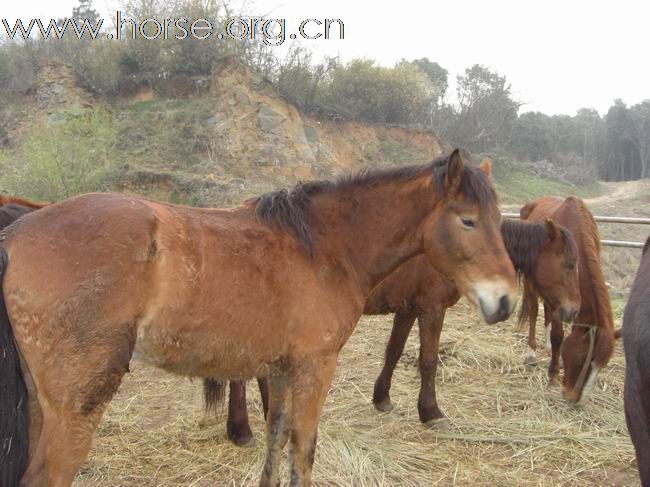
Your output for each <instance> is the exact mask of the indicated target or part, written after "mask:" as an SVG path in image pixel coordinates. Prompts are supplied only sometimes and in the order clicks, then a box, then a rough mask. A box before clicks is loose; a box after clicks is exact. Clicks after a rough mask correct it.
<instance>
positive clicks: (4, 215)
mask: <svg viewBox="0 0 650 487" xmlns="http://www.w3.org/2000/svg"><path fill="white" fill-rule="evenodd" d="M32 211H34V209H33V208H29V207H27V206H20V205H16V204H13V203H12V204H9V205H5V206H2V207H0V230H2V229H3V228H5V227H8V226H9V225H11V224H12V223H13V222H15V221H16V220H18V219H19V218H20V217H21V216H23V215H26V214H27V213H31V212H32Z"/></svg>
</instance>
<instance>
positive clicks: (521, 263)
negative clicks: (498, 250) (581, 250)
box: [501, 219, 578, 277]
mask: <svg viewBox="0 0 650 487" xmlns="http://www.w3.org/2000/svg"><path fill="white" fill-rule="evenodd" d="M558 228H559V229H560V234H561V236H562V241H563V242H564V252H565V257H566V258H567V259H569V260H573V259H575V258H576V256H577V255H578V247H577V245H576V243H575V240H574V239H573V236H572V235H571V233H570V232H569V231H568V230H567V229H566V228H564V227H558ZM501 235H502V237H503V243H504V244H505V247H506V250H507V251H508V255H509V256H510V260H511V261H512V264H513V266H514V268H515V270H516V271H517V273H518V274H519V275H520V276H521V275H523V276H525V277H531V276H532V274H533V271H534V270H535V264H536V263H537V258H538V257H539V253H540V252H541V251H542V249H543V248H544V246H545V245H546V244H547V243H548V241H549V236H548V232H547V229H546V225H545V224H544V223H527V222H522V221H520V220H508V219H506V220H503V221H502V222H501Z"/></svg>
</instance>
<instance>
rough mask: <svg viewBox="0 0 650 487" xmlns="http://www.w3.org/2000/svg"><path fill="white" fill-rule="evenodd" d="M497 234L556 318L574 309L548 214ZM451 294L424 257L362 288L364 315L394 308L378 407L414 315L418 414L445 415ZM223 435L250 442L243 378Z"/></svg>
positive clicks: (214, 386) (386, 396) (571, 281)
mask: <svg viewBox="0 0 650 487" xmlns="http://www.w3.org/2000/svg"><path fill="white" fill-rule="evenodd" d="M501 234H502V236H503V240H504V243H505V245H506V250H507V252H508V255H509V257H510V259H511V260H512V262H513V264H514V267H515V270H516V271H517V272H518V273H519V275H520V276H521V277H522V278H528V279H530V281H531V282H533V283H535V289H537V290H538V291H539V293H540V295H541V297H542V298H543V299H544V300H545V301H546V302H548V303H549V306H550V307H551V309H552V310H553V313H555V314H556V315H557V316H558V317H561V319H563V320H569V319H571V318H572V317H574V316H575V315H576V314H577V313H578V309H579V308H580V295H579V288H578V270H577V267H576V260H577V249H576V244H575V242H574V240H573V238H572V237H571V234H570V233H569V232H568V231H567V230H566V229H565V228H562V227H558V226H557V225H555V224H554V223H553V222H552V221H551V220H547V221H546V222H545V223H526V222H520V221H512V220H505V221H503V222H502V224H501ZM459 298H460V294H459V292H458V289H457V288H456V286H454V284H453V283H452V282H450V281H449V280H447V279H445V278H444V277H443V276H441V275H440V274H439V273H438V272H436V271H435V270H434V269H433V268H432V267H431V266H430V265H429V264H428V262H427V260H426V257H424V256H418V257H415V258H413V259H411V260H409V261H407V262H405V263H404V264H402V265H401V266H400V267H399V268H398V269H397V270H396V271H395V272H393V273H392V274H391V275H390V276H388V277H387V278H386V279H384V280H383V281H382V282H381V283H380V284H379V285H378V286H377V287H376V288H375V289H374V290H373V291H372V293H370V296H369V297H368V299H367V300H366V304H365V308H364V312H363V313H364V314H365V315H383V314H388V313H395V318H394V321H393V329H392V332H391V336H390V339H389V342H388V345H387V347H386V354H385V361H384V367H383V369H382V371H381V373H380V375H379V377H378V378H377V381H376V382H375V387H374V393H373V399H372V400H373V404H374V405H375V407H376V408H377V409H378V410H380V411H390V410H391V409H393V405H392V403H391V400H390V388H391V379H392V377H393V372H394V370H395V367H396V365H397V362H398V361H399V359H400V357H401V355H402V352H403V351H404V345H405V344H406V340H407V338H408V336H409V334H410V332H411V329H412V327H413V324H414V323H415V320H416V318H417V320H418V327H419V332H420V364H419V365H420V367H419V368H420V376H421V385H420V395H419V399H418V413H419V417H420V421H422V422H423V423H425V424H429V425H436V424H438V423H439V422H440V421H442V420H445V415H444V414H443V413H442V411H441V410H440V408H439V407H438V402H437V398H436V383H435V379H436V370H437V366H438V349H439V343H440V333H441V331H442V326H443V322H444V318H445V313H446V310H447V309H448V308H450V307H452V306H453V305H454V304H456V302H457V301H458V299H459ZM535 299H536V297H535ZM258 383H259V385H260V395H261V397H262V401H263V405H264V410H265V412H266V406H265V404H266V397H265V390H266V389H265V383H264V380H263V379H258ZM223 386H224V385H223V384H220V383H218V382H217V381H212V380H209V379H208V380H206V381H205V383H204V392H205V399H206V409H207V410H211V409H214V408H215V407H216V404H217V402H218V401H220V400H222V399H223V395H224V389H223ZM227 434H228V438H230V439H231V440H232V441H233V442H234V443H235V444H237V445H240V446H245V445H248V444H250V443H251V441H252V439H253V436H252V433H251V430H250V426H249V424H248V413H247V408H246V385H245V383H243V382H231V383H230V399H229V403H228V420H227Z"/></svg>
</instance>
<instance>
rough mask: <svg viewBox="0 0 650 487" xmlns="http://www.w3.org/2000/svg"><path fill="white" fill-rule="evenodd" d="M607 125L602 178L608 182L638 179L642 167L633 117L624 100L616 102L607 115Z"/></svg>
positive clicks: (601, 170)
mask: <svg viewBox="0 0 650 487" xmlns="http://www.w3.org/2000/svg"><path fill="white" fill-rule="evenodd" d="M605 125H606V133H605V154H604V157H603V160H602V161H601V168H600V174H601V176H602V177H603V178H604V179H605V180H606V181H627V180H630V179H638V178H639V177H640V175H641V171H640V167H641V166H640V163H639V150H638V146H637V142H636V139H635V136H634V135H635V134H634V132H635V130H634V124H633V117H632V114H631V112H630V110H629V109H628V107H627V105H626V104H625V103H623V100H620V99H617V100H614V104H613V105H612V106H611V107H610V108H609V110H608V111H607V115H605Z"/></svg>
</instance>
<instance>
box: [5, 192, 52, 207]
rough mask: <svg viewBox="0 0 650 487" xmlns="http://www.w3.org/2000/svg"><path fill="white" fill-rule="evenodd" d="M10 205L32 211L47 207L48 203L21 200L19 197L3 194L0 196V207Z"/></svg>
mask: <svg viewBox="0 0 650 487" xmlns="http://www.w3.org/2000/svg"><path fill="white" fill-rule="evenodd" d="M11 204H14V205H20V206H26V207H27V208H32V209H33V210H39V209H41V208H43V207H45V206H47V205H49V203H47V202H43V201H31V200H28V199H26V198H21V197H19V196H9V195H5V194H0V207H3V206H7V205H11Z"/></svg>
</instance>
